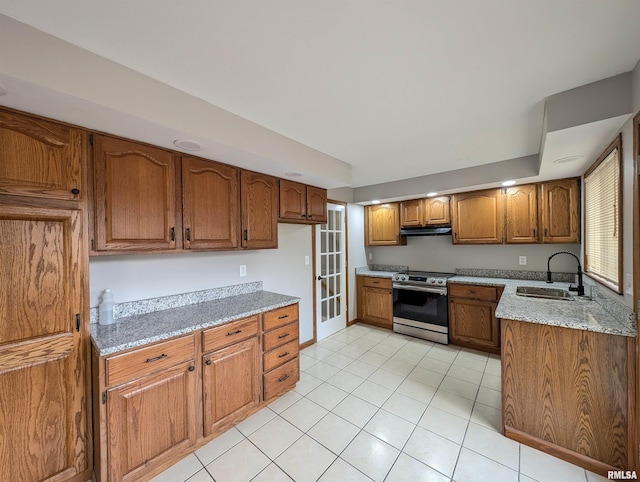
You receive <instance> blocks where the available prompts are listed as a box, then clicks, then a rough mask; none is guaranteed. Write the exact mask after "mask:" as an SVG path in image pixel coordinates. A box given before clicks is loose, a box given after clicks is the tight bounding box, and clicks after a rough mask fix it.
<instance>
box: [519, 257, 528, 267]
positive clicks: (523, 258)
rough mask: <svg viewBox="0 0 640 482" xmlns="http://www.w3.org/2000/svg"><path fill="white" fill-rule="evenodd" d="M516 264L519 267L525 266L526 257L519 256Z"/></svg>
mask: <svg viewBox="0 0 640 482" xmlns="http://www.w3.org/2000/svg"><path fill="white" fill-rule="evenodd" d="M518 263H519V264H520V265H522V266H524V265H526V264H527V257H526V256H520V257H519V258H518Z"/></svg>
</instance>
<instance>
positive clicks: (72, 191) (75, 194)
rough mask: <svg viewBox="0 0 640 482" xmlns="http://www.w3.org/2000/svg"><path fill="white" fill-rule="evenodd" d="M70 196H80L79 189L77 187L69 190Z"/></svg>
mask: <svg viewBox="0 0 640 482" xmlns="http://www.w3.org/2000/svg"><path fill="white" fill-rule="evenodd" d="M71 194H73V195H74V196H77V195H78V194H80V189H78V188H77V187H74V188H73V189H72V190H71Z"/></svg>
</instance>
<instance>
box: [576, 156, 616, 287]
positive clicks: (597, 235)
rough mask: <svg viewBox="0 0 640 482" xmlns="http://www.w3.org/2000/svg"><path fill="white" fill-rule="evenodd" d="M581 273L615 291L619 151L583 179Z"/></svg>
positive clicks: (606, 158)
mask: <svg viewBox="0 0 640 482" xmlns="http://www.w3.org/2000/svg"><path fill="white" fill-rule="evenodd" d="M584 190H585V192H584V204H585V207H584V221H585V223H584V224H585V227H584V229H585V271H586V272H587V273H589V274H590V275H592V276H594V277H595V278H599V279H600V280H601V281H603V282H605V284H608V285H610V287H612V288H614V289H615V290H616V291H619V279H620V273H619V272H618V271H619V259H620V258H619V257H620V256H622V253H620V252H619V250H620V249H619V246H620V242H619V241H620V225H619V224H620V208H621V206H620V205H619V204H620V149H619V148H618V147H616V148H614V149H613V150H612V151H611V152H610V153H609V154H608V155H607V156H606V157H605V159H604V160H603V161H602V162H601V163H600V164H598V165H597V167H596V168H595V169H593V170H592V171H591V172H588V173H587V175H586V176H585V178H584Z"/></svg>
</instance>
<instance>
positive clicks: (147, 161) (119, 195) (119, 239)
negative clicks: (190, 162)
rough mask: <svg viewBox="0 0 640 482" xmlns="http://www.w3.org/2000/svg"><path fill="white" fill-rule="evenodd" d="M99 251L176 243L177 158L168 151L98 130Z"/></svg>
mask: <svg viewBox="0 0 640 482" xmlns="http://www.w3.org/2000/svg"><path fill="white" fill-rule="evenodd" d="M93 169H94V175H93V180H94V198H95V199H94V203H95V244H96V250H97V251H109V250H114V251H122V250H124V251H126V250H133V251H135V250H146V251H152V250H162V249H165V250H166V249H175V247H176V232H175V221H176V199H175V183H176V173H175V160H174V157H173V155H172V154H171V153H170V152H168V151H163V150H161V149H155V148H153V147H149V146H146V145H142V144H137V143H135V142H129V141H125V140H121V139H115V138H111V137H106V136H95V142H94V151H93Z"/></svg>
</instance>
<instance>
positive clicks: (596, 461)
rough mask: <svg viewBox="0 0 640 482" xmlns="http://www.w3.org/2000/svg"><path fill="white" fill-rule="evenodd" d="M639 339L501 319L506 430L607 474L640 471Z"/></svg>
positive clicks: (513, 437) (528, 442)
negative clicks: (639, 424) (637, 425)
mask: <svg viewBox="0 0 640 482" xmlns="http://www.w3.org/2000/svg"><path fill="white" fill-rule="evenodd" d="M635 341H636V340H635V339H634V338H630V337H624V336H619V335H609V334H604V333H594V332H588V331H583V330H577V329H570V328H564V327H559V326H550V325H540V324H535V323H528V322H522V321H514V320H507V319H503V320H502V357H501V358H502V420H503V424H504V434H505V436H507V437H509V438H512V439H514V440H517V441H518V442H521V443H524V444H526V445H529V446H531V447H534V448H536V449H538V450H542V451H545V452H547V453H550V454H552V455H554V456H556V457H559V458H561V459H564V460H566V461H568V462H571V463H573V464H576V465H579V466H581V467H584V468H586V469H587V470H590V471H592V472H596V473H599V474H600V475H603V476H606V475H607V471H609V470H621V469H623V470H637V463H636V462H637V460H636V457H635V456H634V455H633V454H634V453H635V452H636V451H635V448H636V447H637V439H636V434H635V430H634V428H633V427H634V425H633V423H634V421H633V413H634V408H635V407H634V397H635V395H634V394H635V379H636V374H635Z"/></svg>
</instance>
